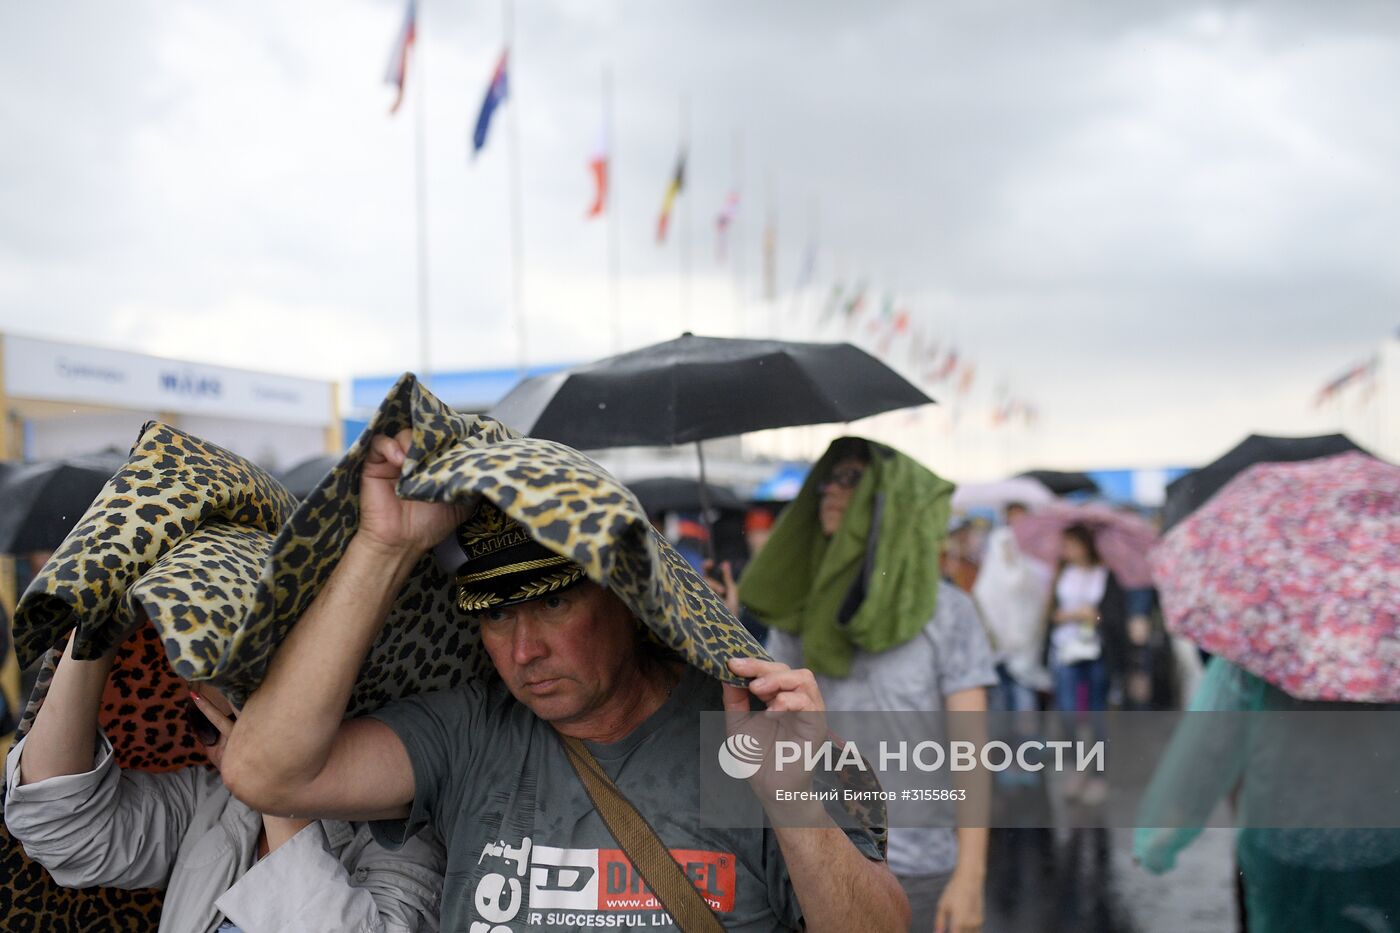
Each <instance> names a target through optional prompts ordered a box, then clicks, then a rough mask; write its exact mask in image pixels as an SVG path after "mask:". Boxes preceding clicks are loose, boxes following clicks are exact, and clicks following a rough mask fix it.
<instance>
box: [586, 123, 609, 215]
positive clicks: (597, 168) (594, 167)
mask: <svg viewBox="0 0 1400 933" xmlns="http://www.w3.org/2000/svg"><path fill="white" fill-rule="evenodd" d="M608 148H609V147H608V131H607V128H606V127H604V128H603V129H600V130H599V131H598V145H597V146H595V147H594V149H593V155H592V156H591V157H590V158H589V160H588V170H589V171H590V172H591V173H592V174H593V204H592V206H591V207H589V208H588V213H587V214H585V215H584V216H585V217H588V218H593V217H600V216H602V213H603V211H605V210H607V209H608Z"/></svg>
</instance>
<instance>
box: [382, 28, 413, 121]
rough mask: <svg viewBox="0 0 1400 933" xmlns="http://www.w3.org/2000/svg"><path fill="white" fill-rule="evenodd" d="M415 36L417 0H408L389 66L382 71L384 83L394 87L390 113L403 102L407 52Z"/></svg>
mask: <svg viewBox="0 0 1400 933" xmlns="http://www.w3.org/2000/svg"><path fill="white" fill-rule="evenodd" d="M417 37H418V0H408V5H407V6H406V7H404V12H403V25H402V26H401V27H399V35H398V38H396V39H395V40H394V48H393V50H392V51H391V52H390V54H389V67H388V69H387V70H386V71H385V72H384V83H385V84H392V85H393V86H394V89H395V93H394V105H393V106H392V107H390V108H389V112H390V113H397V112H398V109H399V104H401V103H403V86H404V83H405V82H406V81H407V80H408V53H409V52H411V51H412V50H413V41H414V39H416V38H417Z"/></svg>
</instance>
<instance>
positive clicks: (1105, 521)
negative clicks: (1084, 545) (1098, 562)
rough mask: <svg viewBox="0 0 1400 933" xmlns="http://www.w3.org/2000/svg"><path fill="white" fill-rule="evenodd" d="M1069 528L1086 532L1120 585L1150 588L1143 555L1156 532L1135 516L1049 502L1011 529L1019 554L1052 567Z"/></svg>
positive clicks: (1099, 508)
mask: <svg viewBox="0 0 1400 933" xmlns="http://www.w3.org/2000/svg"><path fill="white" fill-rule="evenodd" d="M1071 525H1083V526H1085V527H1086V528H1088V529H1089V531H1090V533H1091V534H1093V536H1094V546H1095V547H1096V548H1098V551H1099V556H1100V557H1102V558H1103V562H1104V564H1106V565H1107V566H1108V569H1109V570H1111V571H1113V575H1114V576H1115V577H1117V578H1118V582H1119V584H1120V585H1122V586H1124V587H1126V588H1128V589H1135V588H1137V587H1142V586H1151V585H1152V572H1151V570H1150V569H1149V568H1148V565H1147V552H1148V551H1150V550H1152V546H1153V545H1154V544H1156V543H1157V532H1156V531H1155V530H1154V529H1153V527H1152V526H1151V525H1149V524H1148V523H1147V522H1145V521H1143V520H1142V519H1141V518H1138V517H1137V516H1136V515H1131V514H1128V513H1126V512H1120V511H1118V510H1116V509H1112V508H1109V507H1108V506H1106V505H1098V504H1093V505H1076V504H1074V503H1070V502H1051V503H1047V504H1046V505H1042V506H1037V507H1036V508H1035V509H1034V510H1032V511H1031V513H1030V514H1029V515H1026V516H1024V517H1022V518H1021V519H1019V520H1018V521H1016V522H1015V523H1014V524H1012V526H1011V530H1012V532H1013V533H1014V534H1015V535H1016V543H1017V544H1019V545H1020V546H1021V550H1022V551H1024V552H1025V553H1027V554H1029V555H1030V556H1032V557H1035V558H1038V559H1040V560H1042V561H1044V562H1045V563H1047V564H1050V565H1051V566H1052V567H1053V566H1055V565H1056V564H1058V563H1059V562H1060V541H1061V538H1062V537H1063V535H1064V531H1065V529H1066V528H1068V527H1070V526H1071Z"/></svg>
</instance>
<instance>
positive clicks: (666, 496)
mask: <svg viewBox="0 0 1400 933" xmlns="http://www.w3.org/2000/svg"><path fill="white" fill-rule="evenodd" d="M627 488H628V489H630V490H632V492H634V493H636V495H637V501H638V502H640V503H641V504H642V508H644V509H646V511H647V514H648V515H659V514H661V513H662V512H699V511H702V510H703V509H705V508H707V507H708V508H713V509H729V510H731V511H739V510H742V509H744V508H745V505H744V501H743V500H742V499H740V498H739V496H738V494H736V493H735V492H734V490H732V489H730V488H729V487H728V486H717V485H715V484H714V483H706V484H705V489H704V498H705V499H707V500H708V501H707V502H701V501H700V499H701V490H700V484H699V483H698V482H696V481H695V480H694V479H692V478H690V477H683V476H660V477H655V478H652V479H639V480H637V481H636V482H632V483H628V484H627Z"/></svg>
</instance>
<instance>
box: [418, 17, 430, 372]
mask: <svg viewBox="0 0 1400 933" xmlns="http://www.w3.org/2000/svg"><path fill="white" fill-rule="evenodd" d="M421 9H422V7H421V6H420V7H418V8H417V9H416V10H415V18H417V16H418V11H421ZM419 29H420V27H419V25H418V23H415V24H414V30H415V31H419ZM414 44H415V45H417V46H418V80H417V81H416V82H414V87H413V109H414V114H413V123H414V158H413V163H414V189H415V193H414V205H415V212H416V213H417V234H418V367H419V373H420V374H421V378H422V381H423V384H424V385H428V384H429V383H430V382H431V380H432V365H431V363H432V358H431V355H430V354H431V347H432V343H431V341H430V339H429V334H430V330H429V324H430V316H429V314H428V163H427V150H428V146H427V142H426V140H427V133H428V130H427V125H428V115H427V103H426V100H427V91H426V89H425V85H426V84H427V83H428V82H427V77H428V71H427V68H426V67H425V59H426V56H425V55H424V54H423V53H424V51H425V48H424V46H425V45H426V44H427V43H425V42H415V43H414Z"/></svg>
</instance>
